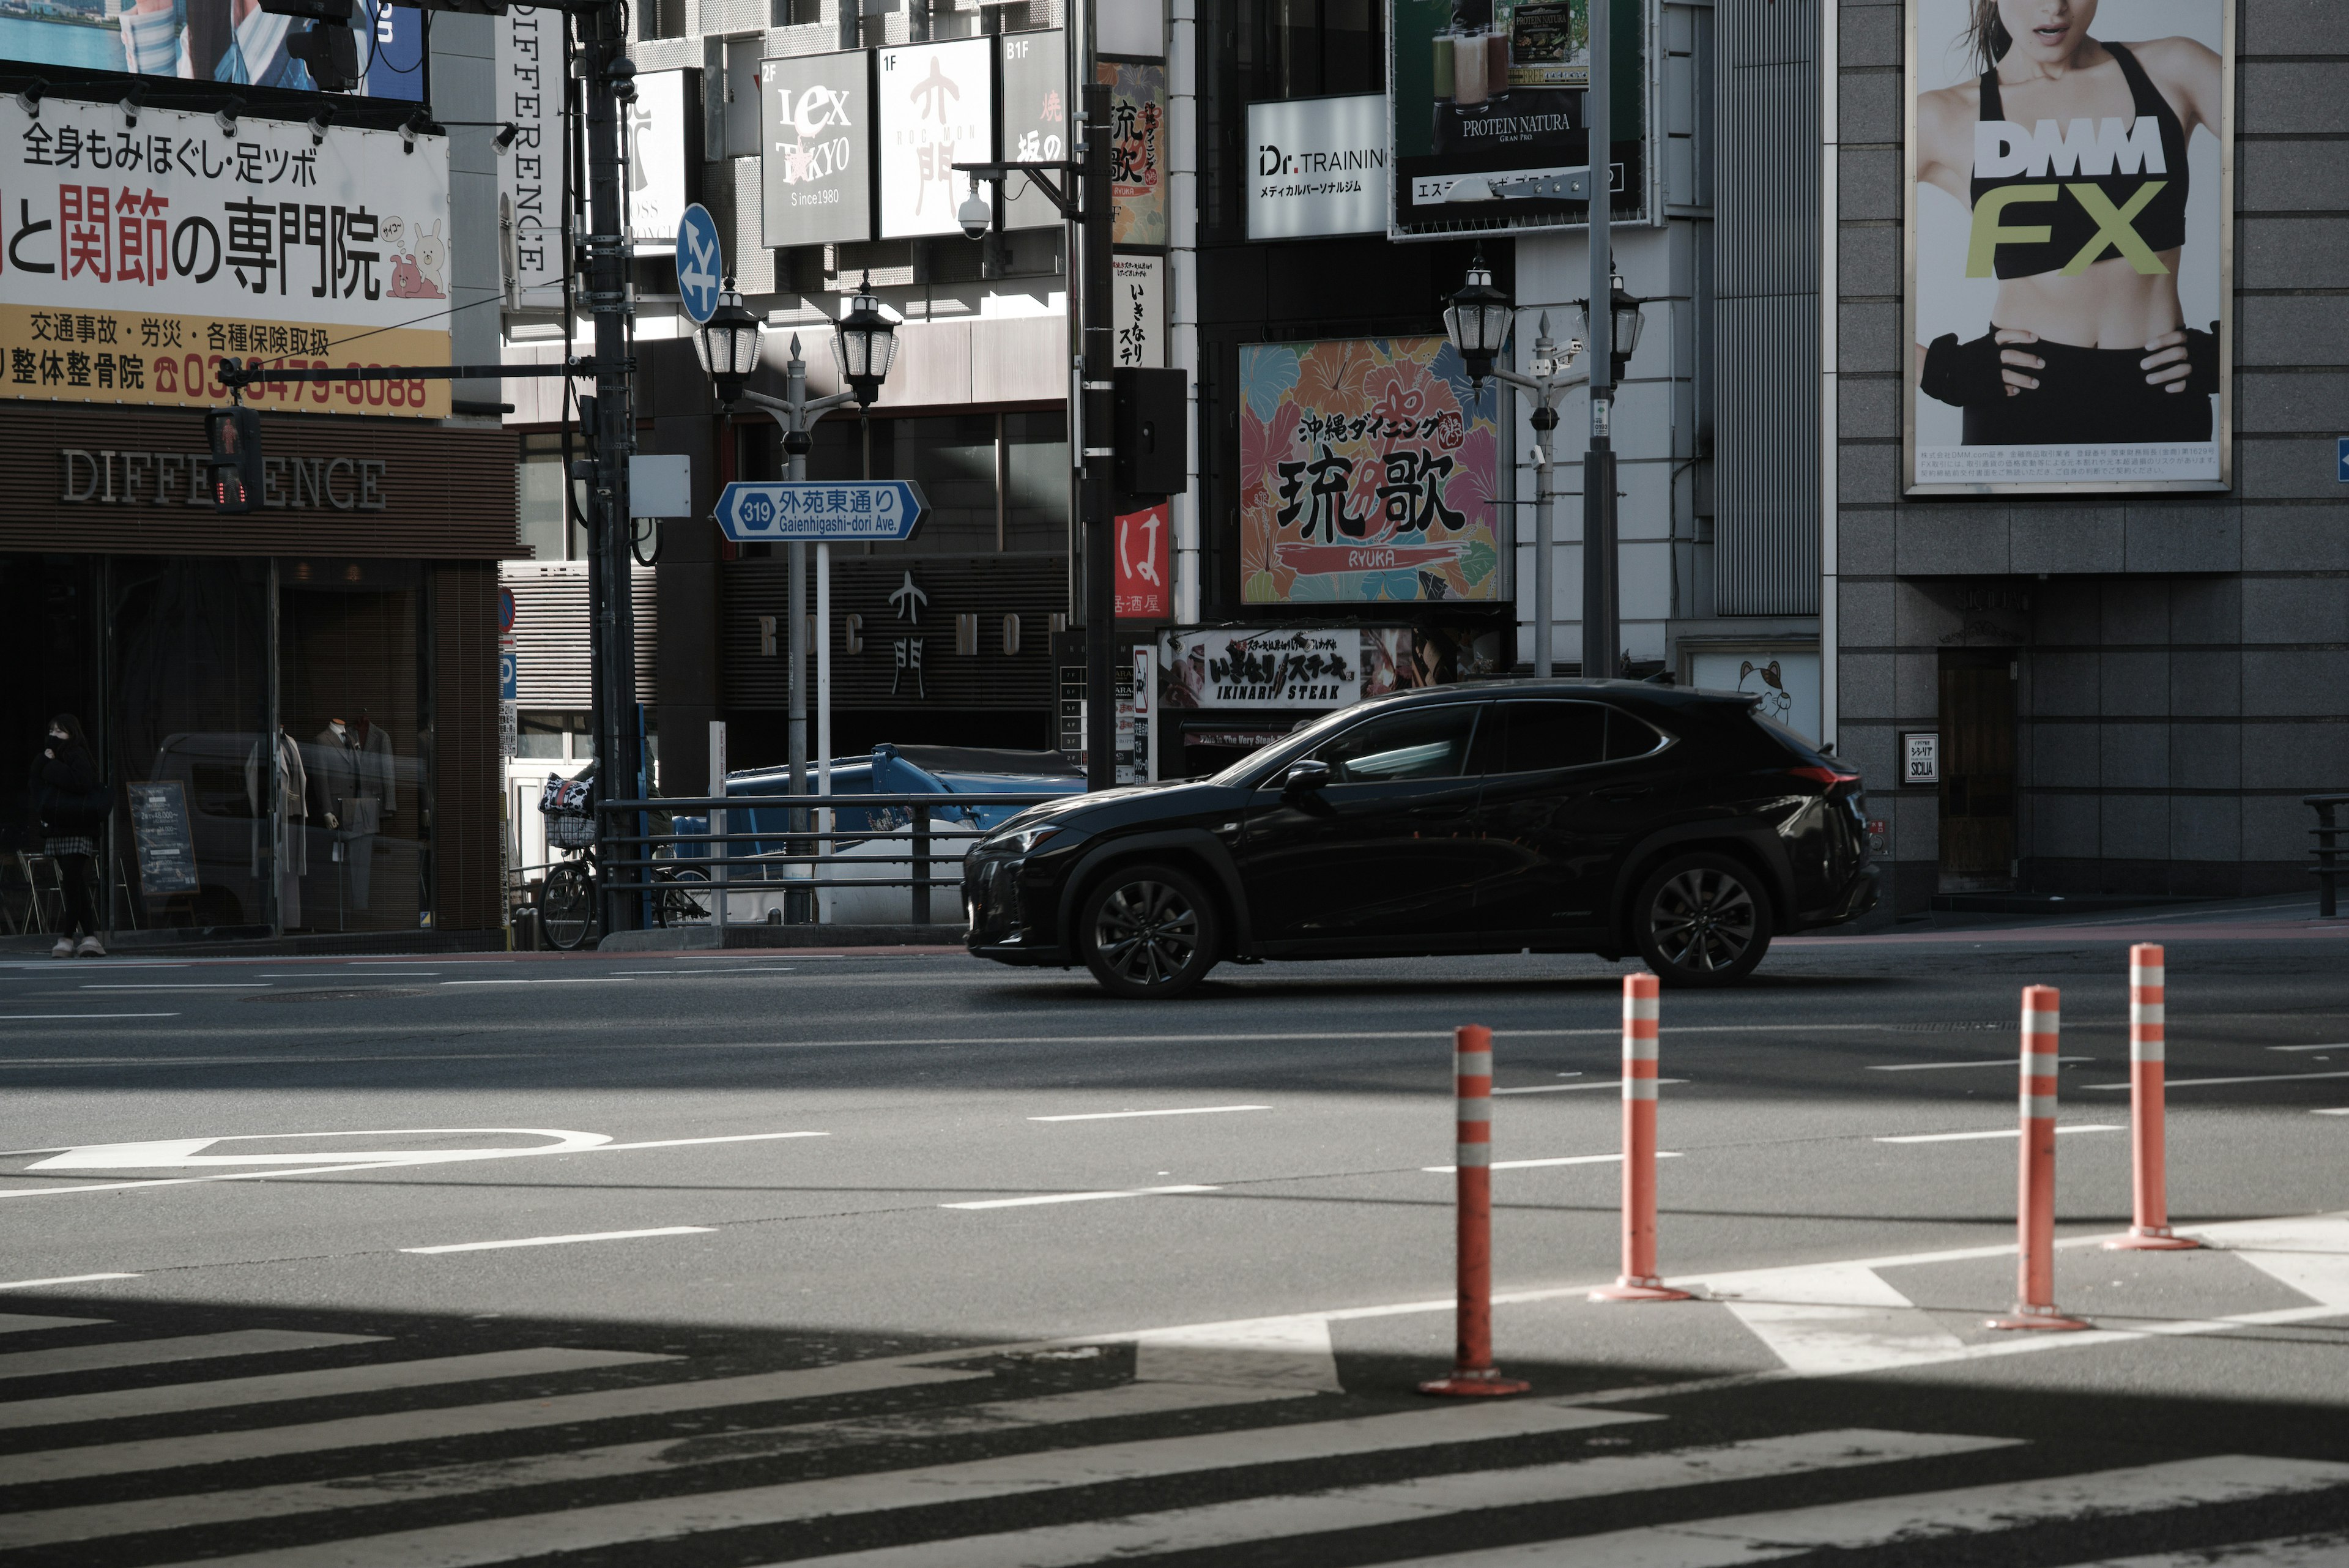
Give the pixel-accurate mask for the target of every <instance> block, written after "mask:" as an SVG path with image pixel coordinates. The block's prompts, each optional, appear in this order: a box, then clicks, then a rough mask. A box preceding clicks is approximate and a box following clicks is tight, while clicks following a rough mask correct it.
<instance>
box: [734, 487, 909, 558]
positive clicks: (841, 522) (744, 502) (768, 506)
mask: <svg viewBox="0 0 2349 1568" xmlns="http://www.w3.org/2000/svg"><path fill="white" fill-rule="evenodd" d="M928 509H929V508H928V504H927V503H926V502H925V501H924V500H923V498H922V487H921V486H920V485H918V484H916V483H913V481H911V480H906V479H870V480H844V481H841V482H838V483H833V482H829V481H824V480H813V479H797V480H792V479H786V480H776V481H771V482H768V483H734V484H730V485H728V486H727V487H726V488H725V489H724V490H723V491H721V492H719V496H718V526H719V528H720V529H722V530H723V531H724V532H725V535H726V536H727V537H728V538H729V539H731V540H733V541H735V542H736V543H737V544H758V543H760V542H761V541H765V540H772V539H824V540H842V539H850V540H872V541H891V540H901V539H905V538H908V537H910V536H911V535H912V534H913V532H914V525H915V524H917V523H919V522H920V521H921V520H922V514H923V513H925V512H926V511H927V510H928Z"/></svg>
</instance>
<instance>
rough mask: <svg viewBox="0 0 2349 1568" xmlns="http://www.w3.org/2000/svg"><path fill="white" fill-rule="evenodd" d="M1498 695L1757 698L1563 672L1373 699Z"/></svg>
mask: <svg viewBox="0 0 2349 1568" xmlns="http://www.w3.org/2000/svg"><path fill="white" fill-rule="evenodd" d="M1495 697H1579V698H1583V699H1586V700H1588V699H1591V698H1597V699H1599V700H1600V701H1621V702H1629V703H1632V704H1635V705H1648V706H1653V707H1666V708H1692V707H1714V706H1720V707H1742V708H1751V707H1752V706H1753V705H1754V702H1755V701H1756V699H1755V698H1754V695H1753V694H1752V693H1750V692H1744V691H1703V690H1700V689H1698V688H1695V687H1690V686H1659V685H1656V684H1654V683H1653V682H1651V681H1647V680H1581V679H1579V678H1578V677H1572V676H1560V677H1556V678H1553V679H1551V680H1537V679H1534V678H1531V677H1514V678H1510V679H1506V680H1473V681H1462V682H1459V683H1457V684H1454V685H1447V686H1422V687H1415V688H1413V689H1412V690H1411V691H1397V692H1394V693H1392V694H1391V695H1389V696H1386V697H1381V698H1376V699H1373V701H1378V702H1380V703H1381V704H1383V703H1389V702H1393V703H1402V704H1411V705H1416V704H1420V703H1429V702H1454V701H1488V700H1490V699H1493V698H1495Z"/></svg>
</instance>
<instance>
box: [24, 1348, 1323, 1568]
mask: <svg viewBox="0 0 2349 1568" xmlns="http://www.w3.org/2000/svg"><path fill="white" fill-rule="evenodd" d="M784 1376H805V1374H798V1375H794V1374H784ZM958 1376H965V1377H973V1376H988V1375H987V1374H984V1373H962V1374H959V1375H958ZM689 1386H690V1385H689ZM705 1386H706V1385H705ZM1305 1392H1306V1391H1304V1390H1294V1389H1283V1388H1268V1389H1254V1388H1228V1387H1225V1388H1217V1387H1204V1386H1185V1385H1181V1384H1171V1383H1123V1384H1119V1385H1117V1386H1113V1387H1109V1388H1088V1389H1083V1390H1081V1391H1079V1392H1076V1393H1071V1394H1048V1395H1043V1396H1040V1397H1034V1398H1028V1399H1002V1400H995V1401H992V1402H989V1403H987V1404H982V1405H965V1406H952V1407H945V1408H936V1407H933V1408H929V1409H921V1410H908V1411H902V1412H897V1413H894V1414H886V1415H878V1416H850V1417H843V1418H841V1419H837V1420H830V1421H807V1422H802V1423H798V1424H796V1425H792V1426H788V1427H783V1428H768V1429H766V1430H763V1431H758V1432H755V1433H754V1432H739V1433H736V1434H733V1435H730V1437H729V1438H727V1439H726V1441H725V1442H724V1443H723V1444H722V1445H718V1444H713V1445H710V1446H709V1447H708V1448H706V1449H697V1448H694V1447H690V1446H687V1445H688V1444H689V1442H690V1439H689V1438H678V1437H675V1436H671V1437H663V1438H653V1439H651V1440H649V1441H643V1442H634V1443H613V1444H606V1445H603V1446H600V1447H595V1448H588V1449H569V1450H567V1451H561V1452H554V1453H542V1454H531V1455H523V1456H516V1457H512V1458H507V1459H500V1460H498V1461H497V1462H496V1463H494V1464H490V1465H484V1464H481V1463H478V1462H460V1463H456V1464H441V1465H430V1466H422V1467H419V1468H417V1469H403V1470H396V1471H390V1472H379V1473H377V1474H373V1475H366V1476H353V1477H347V1478H343V1479H338V1480H316V1481H295V1482H291V1483H286V1484H283V1485H277V1486H258V1487H249V1488H245V1489H243V1490H234V1491H208V1492H201V1493H196V1494H193V1495H182V1496H178V1497H148V1498H142V1499H140V1500H138V1501H114V1502H104V1503H88V1504H82V1505H79V1506H74V1507H66V1508H56V1509H43V1510H39V1511H18V1512H15V1513H13V1514H7V1515H0V1550H8V1549H14V1548H17V1547H24V1546H40V1545H55V1544H59V1543H62V1542H69V1541H89V1540H95V1539H98V1538H102V1537H106V1536H114V1535H129V1534H133V1533H136V1532H142V1531H150V1530H154V1531H161V1530H185V1529H190V1528H191V1527H194V1526H197V1525H203V1524H232V1523H245V1522H249V1521H254V1520H260V1519H283V1518H285V1517H287V1516H289V1515H293V1514H307V1513H319V1512H325V1511H331V1510H336V1509H346V1508H369V1507H376V1506H380V1505H384V1504H397V1503H414V1502H417V1501H420V1500H424V1499H436V1500H437V1499H443V1498H451V1497H472V1496H480V1495H481V1494H483V1493H490V1492H503V1491H510V1490H512V1489H514V1488H517V1487H525V1486H561V1485H564V1484H566V1483H570V1484H575V1483H578V1482H581V1481H609V1480H621V1479H625V1478H627V1477H632V1476H647V1475H651V1476H669V1475H674V1474H676V1473H678V1471H680V1470H682V1469H685V1468H686V1467H687V1466H689V1465H697V1464H739V1463H740V1462H742V1461H743V1460H745V1459H763V1458H769V1457H772V1456H779V1455H785V1454H802V1453H814V1452H821V1453H823V1454H824V1455H825V1456H827V1457H831V1456H837V1455H839V1454H841V1453H843V1452H851V1451H854V1449H858V1448H861V1447H868V1446H883V1445H888V1446H895V1445H897V1444H902V1443H905V1442H908V1441H915V1440H918V1441H924V1442H935V1441H936V1440H938V1439H941V1438H956V1437H962V1436H981V1437H996V1436H999V1435H1000V1434H1002V1433H1005V1432H1007V1431H1014V1430H1023V1429H1024V1430H1036V1429H1040V1428H1051V1427H1057V1426H1067V1425H1070V1424H1072V1423H1075V1422H1080V1421H1110V1420H1119V1419H1133V1418H1135V1417H1150V1416H1164V1415H1173V1414H1175V1413H1178V1412H1182V1411H1189V1410H1200V1409H1226V1408H1232V1407H1239V1406H1243V1405H1252V1404H1262V1403H1265V1402H1267V1401H1270V1400H1276V1399H1288V1398H1297V1397H1302V1395H1303V1394H1304V1393H1305Z"/></svg>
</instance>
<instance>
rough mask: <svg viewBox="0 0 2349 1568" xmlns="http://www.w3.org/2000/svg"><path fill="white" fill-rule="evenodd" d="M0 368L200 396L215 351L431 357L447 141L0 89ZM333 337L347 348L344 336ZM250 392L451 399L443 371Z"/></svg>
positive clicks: (443, 334)
mask: <svg viewBox="0 0 2349 1568" xmlns="http://www.w3.org/2000/svg"><path fill="white" fill-rule="evenodd" d="M0 149H5V152H0V236H5V238H0V258H5V260H4V261H0V354H4V355H5V372H0V385H5V389H6V395H7V396H9V397H12V398H47V399H52V400H59V401H65V402H90V403H132V404H144V405H147V406H150V407H162V408H187V407H203V406H211V405H215V404H219V403H222V402H225V401H226V400H227V398H228V394H227V391H226V389H224V388H222V386H221V384H220V381H219V379H218V372H219V369H220V365H221V360H222V358H224V357H234V358H253V359H263V360H267V361H270V362H273V363H275V364H280V365H284V366H287V367H289V368H300V367H311V368H323V367H327V366H332V367H334V368H336V369H345V368H347V367H350V366H354V365H361V366H367V365H419V366H427V365H446V364H448V363H449V362H450V361H449V317H448V310H449V290H450V278H451V276H452V272H451V269H450V237H449V231H450V223H449V150H448V143H447V140H445V139H444V138H441V137H438V136H419V137H418V138H417V139H416V145H415V151H412V152H408V151H402V150H401V140H400V137H399V135H398V133H397V132H395V131H386V130H356V129H346V128H342V127H334V128H330V129H329V130H327V131H326V136H325V138H324V140H321V141H319V142H317V143H316V144H315V145H314V144H313V141H312V139H311V135H310V130H309V128H308V127H307V126H305V124H304V123H303V122H302V121H300V120H264V119H250V118H248V119H242V120H240V121H238V122H237V135H236V136H235V138H234V139H231V138H229V137H226V136H224V135H222V133H221V129H220V127H219V125H218V124H216V123H215V122H214V120H213V119H212V116H211V115H209V114H181V113H178V112H176V111H174V110H170V109H147V110H145V111H144V112H142V113H141V114H140V117H139V125H138V128H137V129H136V130H131V129H129V128H126V127H125V126H124V125H123V123H122V115H121V113H120V112H119V110H118V109H116V108H115V106H114V105H112V104H110V103H71V102H67V101H65V100H63V99H48V100H47V101H46V102H44V103H43V104H42V105H41V116H40V118H39V119H31V118H29V117H27V116H26V113H25V112H24V110H23V109H20V108H18V107H17V104H16V99H15V98H14V97H13V95H12V96H9V97H5V98H0ZM345 340H349V347H348V348H344V347H342V344H343V343H344V342H345ZM251 396H252V399H253V400H254V402H256V403H259V404H260V405H261V406H263V407H264V408H267V407H274V406H285V407H287V408H291V407H293V406H295V404H299V405H300V406H301V407H302V409H303V410H305V411H308V412H314V413H352V414H358V413H367V414H408V415H423V416H426V417H429V418H439V417H441V416H443V415H446V414H447V413H448V411H449V383H448V382H446V381H424V380H415V381H369V382H357V381H349V382H339V383H337V382H323V381H322V382H314V383H308V384H302V385H288V384H285V383H279V384H276V385H274V386H269V387H265V388H257V389H254V392H253V393H252V394H251Z"/></svg>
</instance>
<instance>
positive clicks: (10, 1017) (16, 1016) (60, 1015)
mask: <svg viewBox="0 0 2349 1568" xmlns="http://www.w3.org/2000/svg"><path fill="white" fill-rule="evenodd" d="M178 1016H180V1015H179V1014H178V1013H176V1012H0V1020H5V1021H6V1022H7V1023H42V1022H47V1023H64V1022H66V1021H67V1020H70V1019H76V1018H177V1017H178ZM271 1060H273V1061H274V1060H276V1058H274V1057H272V1058H271Z"/></svg>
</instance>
